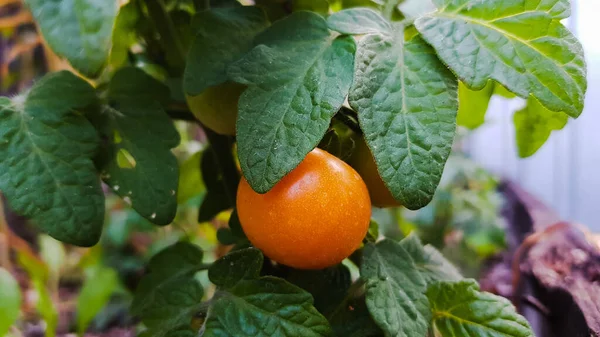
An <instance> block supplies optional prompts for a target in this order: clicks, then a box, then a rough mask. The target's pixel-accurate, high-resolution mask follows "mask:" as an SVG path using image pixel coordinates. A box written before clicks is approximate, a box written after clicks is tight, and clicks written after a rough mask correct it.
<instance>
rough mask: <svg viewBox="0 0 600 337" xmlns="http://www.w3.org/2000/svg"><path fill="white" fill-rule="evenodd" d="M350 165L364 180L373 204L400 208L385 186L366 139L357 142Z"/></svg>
mask: <svg viewBox="0 0 600 337" xmlns="http://www.w3.org/2000/svg"><path fill="white" fill-rule="evenodd" d="M348 162H349V163H350V165H351V166H352V167H353V168H354V169H355V170H356V171H357V172H358V174H360V176H361V177H362V178H363V179H364V181H365V184H366V185H367V188H368V189H369V195H370V196H371V202H372V203H373V206H376V207H398V206H400V203H399V202H398V201H397V200H396V199H395V198H394V196H393V195H392V193H391V192H390V190H389V189H388V188H387V186H385V183H384V182H383V180H382V179H381V176H380V175H379V172H378V171H377V165H376V164H375V160H374V159H373V155H372V154H371V150H369V147H368V146H367V143H366V142H365V140H364V138H362V137H361V138H360V139H358V140H357V141H356V147H355V148H354V152H353V153H352V157H351V158H350V160H349V161H348Z"/></svg>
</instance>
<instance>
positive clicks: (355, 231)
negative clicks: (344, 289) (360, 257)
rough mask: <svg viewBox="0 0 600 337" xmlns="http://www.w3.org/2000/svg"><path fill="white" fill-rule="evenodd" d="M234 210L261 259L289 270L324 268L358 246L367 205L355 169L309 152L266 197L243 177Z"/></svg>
mask: <svg viewBox="0 0 600 337" xmlns="http://www.w3.org/2000/svg"><path fill="white" fill-rule="evenodd" d="M237 211H238V216H239V218H240V222H241V224H242V227H243V229H244V232H245V233H246V235H247V236H248V239H249V240H250V242H252V244H253V245H254V246H255V247H257V248H258V249H260V250H262V251H263V253H264V254H265V255H266V256H268V257H269V258H271V259H272V260H274V261H277V262H278V263H281V264H284V265H287V266H290V267H294V268H299V269H323V268H326V267H329V266H333V265H335V264H338V263H340V262H341V261H342V260H344V259H345V258H346V257H348V256H349V255H350V254H352V252H354V251H355V250H356V249H357V248H358V247H359V246H360V244H361V242H362V240H363V238H364V237H365V234H366V233H367V230H368V228H369V222H370V218H371V201H370V200H369V192H368V191H367V187H366V186H365V183H364V182H363V180H362V178H361V177H360V176H359V175H358V173H356V171H354V169H352V168H351V167H350V166H349V165H348V164H346V163H344V162H343V161H342V160H340V159H338V158H337V157H335V156H333V155H331V154H329V153H327V152H325V151H323V150H321V149H314V150H313V151H311V152H310V153H309V154H308V155H307V156H306V158H305V159H304V160H303V161H302V162H301V163H300V165H298V167H296V168H295V169H294V170H293V171H292V172H290V173H289V174H288V175H286V176H285V177H284V178H283V179H282V180H281V181H279V183H277V184H276V185H275V186H274V187H273V188H272V189H271V190H270V191H269V192H267V193H265V194H258V193H256V192H255V191H254V190H252V188H251V187H250V185H249V184H248V182H247V181H246V180H245V179H244V178H242V180H241V182H240V185H239V188H238V193H237Z"/></svg>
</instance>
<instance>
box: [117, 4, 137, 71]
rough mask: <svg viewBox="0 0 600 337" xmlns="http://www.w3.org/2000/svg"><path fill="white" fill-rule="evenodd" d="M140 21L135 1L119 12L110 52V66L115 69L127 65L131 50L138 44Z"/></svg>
mask: <svg viewBox="0 0 600 337" xmlns="http://www.w3.org/2000/svg"><path fill="white" fill-rule="evenodd" d="M139 19H140V13H139V11H138V6H137V4H136V3H135V2H134V1H130V2H129V3H127V4H125V5H124V6H122V7H121V9H120V10H119V15H118V16H117V19H116V21H115V28H114V30H113V33H112V49H111V51H110V65H111V66H113V67H114V68H120V67H122V66H123V65H125V64H126V63H127V57H128V52H129V48H130V47H131V46H133V45H134V44H135V43H136V42H137V41H136V39H137V34H136V28H137V27H136V26H137V25H138V22H139Z"/></svg>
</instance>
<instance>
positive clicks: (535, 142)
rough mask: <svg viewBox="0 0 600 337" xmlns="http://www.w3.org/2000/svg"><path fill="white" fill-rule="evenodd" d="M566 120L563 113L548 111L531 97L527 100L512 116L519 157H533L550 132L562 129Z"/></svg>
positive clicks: (566, 117) (567, 117)
mask: <svg viewBox="0 0 600 337" xmlns="http://www.w3.org/2000/svg"><path fill="white" fill-rule="evenodd" d="M568 119H569V116H567V115H566V114H565V113H563V112H560V111H559V112H554V111H550V110H548V109H546V108H544V106H542V105H541V104H540V102H538V100H537V99H535V98H533V97H532V98H530V99H528V100H527V105H526V106H525V107H524V108H523V109H521V110H519V111H517V112H515V114H514V116H513V121H514V123H515V132H516V137H517V148H518V151H519V157H521V158H526V157H529V156H532V155H534V154H535V153H536V152H537V150H539V149H540V148H541V147H542V145H544V143H545V142H546V140H548V138H549V137H550V134H551V133H552V131H555V130H560V129H562V128H564V127H565V125H567V121H568Z"/></svg>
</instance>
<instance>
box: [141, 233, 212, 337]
mask: <svg viewBox="0 0 600 337" xmlns="http://www.w3.org/2000/svg"><path fill="white" fill-rule="evenodd" d="M204 268H205V267H204V264H203V263H202V251H201V250H200V249H199V248H197V247H196V246H194V245H192V244H189V243H185V242H180V243H177V244H175V245H173V246H171V247H168V248H167V249H165V250H163V251H161V252H160V253H158V254H157V255H156V256H154V257H153V258H152V260H150V262H149V264H148V269H149V270H150V273H149V274H147V275H146V276H145V277H144V278H143V279H142V281H141V282H140V284H139V286H138V287H137V289H136V292H135V297H134V299H133V303H132V304H131V310H132V313H133V314H135V315H139V316H140V317H141V318H142V322H143V323H144V324H145V325H146V327H147V328H148V329H149V330H150V331H151V332H152V333H151V335H152V336H168V335H169V333H170V332H172V331H176V330H179V329H185V328H189V324H190V322H191V319H192V317H193V315H194V314H195V313H196V310H198V307H199V304H200V301H201V300H202V297H203V296H204V290H203V289H202V286H201V285H200V283H199V282H198V281H197V280H196V278H195V276H194V275H195V274H196V272H198V271H200V270H202V269H204Z"/></svg>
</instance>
